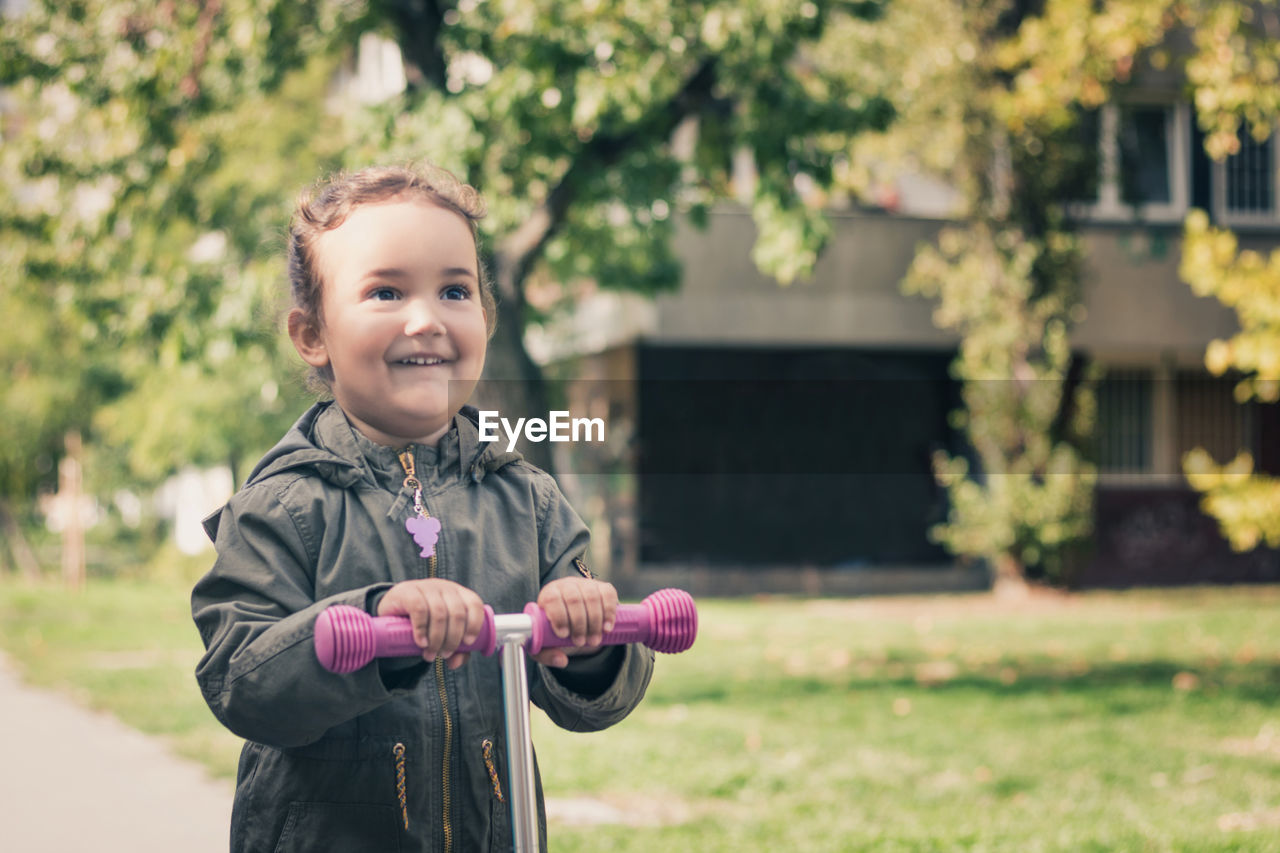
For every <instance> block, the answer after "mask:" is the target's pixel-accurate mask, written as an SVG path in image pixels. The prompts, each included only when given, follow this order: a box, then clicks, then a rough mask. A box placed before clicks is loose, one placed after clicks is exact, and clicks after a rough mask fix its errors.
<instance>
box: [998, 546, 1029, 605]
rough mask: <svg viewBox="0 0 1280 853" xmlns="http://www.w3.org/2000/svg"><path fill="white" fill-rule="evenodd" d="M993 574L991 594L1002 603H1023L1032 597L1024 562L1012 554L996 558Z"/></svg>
mask: <svg viewBox="0 0 1280 853" xmlns="http://www.w3.org/2000/svg"><path fill="white" fill-rule="evenodd" d="M993 574H994V577H993V578H992V579H991V592H992V594H993V595H995V597H996V598H998V599H1000V600H1001V601H1021V600H1023V599H1025V598H1027V597H1029V596H1030V595H1031V585H1030V584H1028V583H1027V574H1026V572H1025V570H1024V569H1023V566H1022V561H1021V560H1019V559H1018V558H1017V557H1015V556H1013V555H1012V554H1001V555H999V556H998V557H996V558H995V561H994V566H993Z"/></svg>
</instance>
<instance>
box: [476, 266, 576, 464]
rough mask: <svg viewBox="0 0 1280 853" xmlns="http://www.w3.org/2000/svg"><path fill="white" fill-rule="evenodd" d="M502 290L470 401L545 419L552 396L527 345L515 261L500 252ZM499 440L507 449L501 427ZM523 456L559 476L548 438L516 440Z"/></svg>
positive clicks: (511, 416)
mask: <svg viewBox="0 0 1280 853" xmlns="http://www.w3.org/2000/svg"><path fill="white" fill-rule="evenodd" d="M492 265H493V266H494V267H495V269H494V270H493V274H494V279H495V282H494V283H495V285H496V288H497V290H498V294H497V296H498V323H497V328H496V329H495V330H494V333H493V338H492V340H490V341H489V348H488V352H487V353H486V355H485V366H484V380H483V381H482V382H481V383H480V385H479V386H478V387H477V388H476V392H475V393H474V394H473V395H472V399H471V404H472V405H473V406H475V407H476V408H479V409H496V410H497V411H498V412H500V413H501V416H502V417H505V418H507V419H508V420H509V421H510V422H511V423H512V424H514V423H515V422H516V419H517V418H542V419H544V420H545V419H546V418H547V415H548V412H549V411H550V405H551V404H550V396H549V394H548V389H547V380H546V377H545V376H543V373H542V368H541V367H540V366H539V365H538V364H537V362H535V361H534V360H533V359H532V358H531V357H530V356H529V352H528V350H526V349H525V346H524V299H523V287H522V283H521V282H517V281H515V280H514V279H515V272H514V270H513V269H512V268H511V267H512V265H511V264H508V263H504V259H503V258H502V257H501V256H499V257H497V258H495V259H494V260H493V261H492ZM499 440H500V441H501V442H502V444H503V447H504V448H505V447H506V442H507V438H506V436H505V435H504V434H502V431H501V430H499ZM516 449H517V450H519V451H520V452H521V453H522V454H523V455H524V457H525V459H527V460H529V462H531V463H532V464H534V465H537V466H538V467H539V468H541V469H542V470H544V471H546V472H547V473H548V474H551V475H552V476H555V463H554V461H553V459H552V455H551V447H550V445H549V444H548V443H547V442H545V441H541V442H530V441H526V440H525V439H524V438H523V436H522V437H521V438H520V440H519V441H518V442H517V444H516Z"/></svg>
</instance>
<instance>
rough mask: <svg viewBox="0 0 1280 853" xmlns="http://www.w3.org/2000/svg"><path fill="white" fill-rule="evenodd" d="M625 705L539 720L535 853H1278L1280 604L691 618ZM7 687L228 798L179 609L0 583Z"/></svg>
mask: <svg viewBox="0 0 1280 853" xmlns="http://www.w3.org/2000/svg"><path fill="white" fill-rule="evenodd" d="M699 608H700V610H699V612H700V621H701V626H700V634H699V638H698V642H697V644H696V645H695V646H694V647H693V649H692V650H691V651H689V652H686V653H684V654H682V655H674V656H660V659H659V661H658V669H657V671H656V673H655V677H654V681H653V684H652V685H651V687H650V690H649V695H648V696H647V698H646V699H645V702H644V703H643V705H642V706H641V707H640V708H639V709H637V710H636V712H635V713H634V714H632V716H631V717H630V718H628V719H627V720H626V721H624V722H623V723H622V724H620V725H619V726H617V727H615V728H614V729H612V730H610V731H607V732H602V733H599V734H591V735H582V734H568V733H564V732H560V731H558V730H556V729H554V728H553V727H552V726H551V725H550V724H549V723H547V722H546V720H545V718H542V717H541V716H540V715H535V722H534V738H535V742H536V743H537V744H538V756H539V764H540V766H541V768H542V772H543V779H544V784H545V788H546V791H547V795H548V797H549V798H550V801H551V810H552V815H553V817H552V825H551V839H552V849H553V850H556V851H587V850H593V851H594V850H626V851H646V853H649V851H655V850H679V851H700V853H701V852H702V851H706V853H710V852H711V851H731V850H732V851H747V850H752V851H757V850H759V851H766V850H768V851H784V850H785V851H791V850H805V851H844V850H887V851H892V850H1009V851H1032V850H1060V851H1087V850H1099V851H1101V850H1108V851H1109V850H1152V851H1159V850H1197V851H1200V850H1224V851H1225V850H1277V851H1280V588H1276V587H1240V588H1228V589H1192V590H1176V591H1160V592H1155V591H1141V592H1126V593H1088V594H1082V595H1073V596H1053V595H1046V596H1038V597H1036V598H1034V599H1033V600H1031V601H1030V602H1026V603H1023V604H1021V605H1008V604H1002V603H997V602H995V601H993V600H992V599H991V598H990V597H988V596H981V595H972V596H939V597H911V598H884V599H859V600H814V601H804V600H768V601H745V600H744V601H710V600H708V601H702V602H700V603H699ZM0 625H3V630H2V631H0V643H2V644H3V646H4V648H5V649H6V650H7V651H8V652H9V653H10V654H11V655H12V656H13V657H14V658H15V659H16V660H17V661H18V663H19V665H20V666H21V667H22V668H23V669H24V671H25V672H26V673H27V677H28V678H29V679H30V680H32V681H34V682H36V683H40V684H46V685H50V686H53V687H55V688H57V689H60V690H64V691H67V692H69V693H70V694H71V695H73V696H74V697H75V698H76V699H77V700H78V701H81V702H84V703H85V704H88V705H93V706H96V707H104V708H108V709H110V710H112V711H113V712H114V713H116V714H117V715H118V716H119V717H120V718H121V719H123V720H124V721H126V722H128V723H130V724H132V725H134V726H136V727H138V728H140V729H143V730H146V731H151V732H155V733H158V734H161V735H163V736H164V737H166V738H168V739H169V740H170V741H171V742H172V743H173V745H174V747H175V749H176V750H177V751H179V752H181V753H183V754H185V755H189V756H192V757H194V758H197V759H198V760H200V761H203V762H205V763H206V764H208V765H209V766H210V767H211V768H212V769H213V770H214V771H215V772H217V773H219V774H222V775H227V776H229V775H231V774H232V773H233V768H234V759H235V755H236V751H237V744H236V741H235V739H234V738H232V737H231V736H230V735H227V734H226V733H224V732H222V731H221V730H220V729H219V728H218V727H217V724H216V722H214V720H213V718H212V717H211V716H210V715H209V713H208V711H207V710H205V708H204V706H203V704H202V703H201V700H200V697H199V694H198V692H197V691H196V689H195V684H194V680H193V679H192V678H191V674H190V673H191V670H192V668H193V666H194V664H195V661H196V659H197V657H198V656H199V651H200V647H199V640H198V638H197V636H196V633H195V630H194V628H193V627H192V626H191V625H190V622H189V618H188V616H187V613H186V591H185V589H183V588H180V587H177V586H156V585H150V586H148V585H142V584H139V583H136V582H123V581H116V582H110V583H108V582H100V583H97V584H91V585H90V587H89V589H88V590H87V591H85V592H83V593H80V594H69V593H65V592H60V591H58V590H55V589H51V588H50V589H31V588H29V587H22V586H16V585H6V584H0Z"/></svg>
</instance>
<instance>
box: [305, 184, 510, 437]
mask: <svg viewBox="0 0 1280 853" xmlns="http://www.w3.org/2000/svg"><path fill="white" fill-rule="evenodd" d="M316 253H317V254H316V257H317V260H318V268H319V270H320V273H321V279H322V280H323V285H322V288H323V290H322V294H321V311H322V317H323V320H322V323H321V327H320V328H319V329H318V330H314V331H312V332H309V333H308V332H306V331H303V330H297V331H295V330H294V328H293V324H291V326H290V330H291V335H292V336H293V339H294V344H295V346H297V348H298V352H299V353H300V354H301V355H302V357H303V359H304V360H305V361H306V362H307V363H308V364H310V365H312V366H313V367H324V366H326V365H327V366H329V367H330V368H331V369H332V371H333V382H332V388H333V396H334V399H336V400H337V402H338V405H340V406H341V407H342V410H343V411H344V412H346V414H347V417H348V418H350V419H351V421H352V423H353V424H355V426H356V428H357V429H359V430H360V431H361V432H363V433H364V434H365V435H366V436H368V437H369V438H370V439H372V440H373V441H376V442H378V443H379V444H385V445H389V446H392V447H403V446H405V445H407V444H429V445H434V444H435V443H436V442H437V441H438V440H439V439H440V437H441V436H442V435H444V433H445V432H446V431H447V430H448V428H449V426H450V424H451V423H452V420H453V416H454V415H455V414H457V412H458V409H459V408H461V407H462V404H463V403H465V402H466V400H467V398H468V397H470V396H471V392H472V390H473V389H474V388H475V385H476V382H477V381H478V380H479V379H480V373H481V371H482V370H483V369H484V355H485V344H486V341H487V340H488V331H487V328H486V325H485V312H484V309H483V308H482V307H481V305H480V278H479V271H478V270H477V269H476V246H475V241H474V239H473V238H472V236H471V229H470V227H469V226H468V225H467V223H466V222H465V221H464V220H463V218H462V217H461V216H459V215H458V214H456V213H454V212H453V211H451V210H447V209H445V208H443V207H439V206H437V205H435V204H432V203H430V202H428V201H425V200H421V199H412V200H406V199H403V198H401V199H393V200H390V201H387V202H383V203H380V204H371V205H364V206H362V207H359V208H356V210H354V211H353V212H352V213H351V215H350V216H348V217H347V219H346V221H344V222H343V223H342V224H341V225H340V226H338V227H337V228H334V229H333V230H331V231H327V232H325V233H324V234H322V235H321V237H320V239H319V240H318V241H317V243H316Z"/></svg>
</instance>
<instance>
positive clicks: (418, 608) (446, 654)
mask: <svg viewBox="0 0 1280 853" xmlns="http://www.w3.org/2000/svg"><path fill="white" fill-rule="evenodd" d="M378 615H379V616H408V617H409V621H411V622H412V623H413V639H414V642H416V643H417V644H418V645H419V646H421V647H422V658H423V660H428V661H433V660H435V659H436V656H437V655H438V656H440V657H443V658H445V660H446V661H448V664H449V668H450V669H457V668H458V667H460V666H462V665H463V664H464V663H466V662H467V656H468V653H467V652H458V653H456V652H457V649H458V646H459V645H461V644H463V643H474V642H475V640H476V637H478V636H480V630H481V629H482V628H483V627H484V602H483V601H481V600H480V596H478V595H476V593H475V592H473V591H472V590H469V589H467V588H466V587H465V586H462V585H461V584H457V583H454V582H453V581H450V580H445V579H443V578H429V579H423V580H413V581H402V582H400V583H398V584H396V585H395V586H393V587H391V589H389V590H388V591H387V594H386V595H384V596H383V597H382V601H380V602H378Z"/></svg>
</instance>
